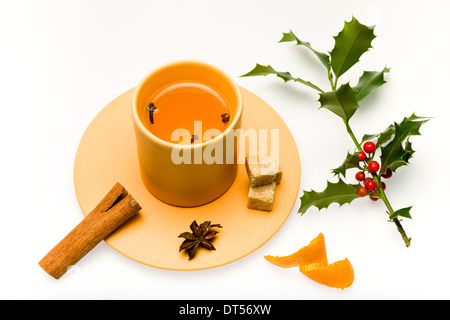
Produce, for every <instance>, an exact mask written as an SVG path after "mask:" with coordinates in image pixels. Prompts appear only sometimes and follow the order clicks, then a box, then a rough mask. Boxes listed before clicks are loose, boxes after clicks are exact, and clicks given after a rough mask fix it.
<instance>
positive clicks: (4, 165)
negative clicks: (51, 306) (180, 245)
mask: <svg viewBox="0 0 450 320" xmlns="http://www.w3.org/2000/svg"><path fill="white" fill-rule="evenodd" d="M449 13H450V2H448V1H445V0H442V1H436V0H429V1H361V0H354V1H350V0H345V1H344V0H342V1H331V0H329V1H325V0H316V1H300V0H297V1H293V0H292V1H287V0H278V1H266V0H251V1H249V0H239V1H237V0H228V1H211V0H204V1H199V0H191V1H181V0H180V1H174V0H170V1H168V0H164V1H150V0H148V1H145V0H128V1H111V0H109V1H106V0H104V1H100V0H96V1H87V0H86V1H76V0H70V1H69V0H58V1H56V0H54V1H50V0H39V1H34V0H29V1H24V0H15V1H5V0H1V1H0V90H1V91H0V92H1V93H0V108H1V117H0V121H1V123H0V136H1V145H2V148H1V150H2V156H1V157H0V164H1V172H2V173H1V184H0V188H1V190H0V194H1V200H2V201H1V202H2V206H1V220H0V246H1V247H0V249H1V250H0V251H1V260H0V298H3V299H187V298H190V299H448V298H450V293H449V285H450V276H449V274H450V273H449V272H448V265H449V263H450V254H449V249H448V237H449V235H448V234H449V228H450V213H449V212H448V190H449V189H448V186H449V183H448V182H447V179H448V174H447V171H446V169H447V160H448V159H449V143H448V142H447V137H446V133H447V130H448V118H447V116H448V115H449V112H448V109H449V108H450V106H449V101H448V98H447V95H448V91H449V88H450V62H449V61H450V59H449V58H448V54H449V51H450V42H449V41H448V31H449V26H448V14H449ZM352 15H354V16H355V17H356V18H357V19H359V20H360V21H361V22H362V23H364V24H367V25H374V24H376V25H377V27H376V28H375V33H376V34H377V35H378V37H377V38H376V39H375V40H374V41H373V47H374V49H373V50H371V51H370V52H368V53H366V54H365V55H363V57H362V58H361V63H360V65H358V66H357V67H355V68H354V69H352V70H351V71H350V72H348V73H347V74H346V75H345V76H343V80H345V81H348V80H350V79H352V82H351V83H352V84H354V83H355V81H356V79H357V78H358V77H359V75H360V74H361V73H362V71H363V70H364V69H365V70H381V69H382V68H384V67H385V66H386V65H387V66H388V67H391V68H392V69H391V73H390V74H389V75H388V76H387V81H388V83H387V84H386V85H384V86H383V87H381V88H380V89H378V90H377V91H376V93H374V94H373V96H371V97H369V98H367V99H366V100H364V101H363V103H362V108H361V109H360V110H358V112H357V113H356V115H355V116H354V118H353V119H352V120H351V124H352V126H353V129H354V132H355V134H356V135H357V137H358V138H359V137H361V136H362V135H363V134H364V133H374V132H380V131H382V130H383V129H385V128H386V127H387V126H388V125H389V124H390V123H392V122H393V121H397V122H399V121H401V120H402V118H403V117H404V116H409V115H411V114H412V113H413V112H416V113H417V114H418V115H422V116H432V117H435V118H434V119H433V120H431V121H430V122H428V123H427V124H425V125H424V126H423V127H422V129H421V133H422V136H418V137H413V139H412V142H413V148H414V149H415V150H417V152H416V154H415V155H414V158H413V159H412V160H411V165H410V166H409V167H402V168H401V169H399V170H398V173H397V174H395V175H394V177H393V178H391V179H390V180H389V181H387V190H386V192H387V194H388V197H389V199H390V201H391V203H392V205H393V206H394V208H397V209H398V208H402V207H406V206H410V205H414V207H413V210H412V212H411V214H412V216H413V220H403V225H404V228H405V230H406V232H407V234H408V235H409V236H411V237H412V245H411V247H410V248H406V247H405V246H404V244H403V241H402V239H401V238H400V235H399V234H398V232H397V231H396V229H395V226H394V224H393V223H389V222H387V214H386V213H385V208H384V205H383V204H382V203H381V201H379V202H377V203H374V202H372V201H370V200H368V199H358V200H356V201H354V202H353V203H352V204H351V205H344V206H343V207H341V208H338V207H337V206H335V205H332V206H331V207H330V208H329V209H328V210H326V211H325V210H322V211H321V212H320V213H317V210H315V209H311V210H310V211H308V213H306V214H305V215H303V216H302V217H300V216H299V215H298V214H297V213H296V212H297V210H298V207H299V201H298V200H297V202H296V204H295V207H294V209H293V211H292V212H291V214H290V216H289V218H288V219H287V221H286V223H285V224H284V225H283V227H282V228H281V229H280V230H279V232H278V233H277V234H276V235H275V236H274V237H273V238H272V239H270V240H269V241H268V242H267V243H266V244H265V245H264V246H262V247H261V248H259V249H258V250H256V251H255V252H253V253H252V254H250V255H248V256H247V257H245V258H243V259H241V260H238V261H236V262H233V263H231V264H228V265H225V266H221V267H218V268H214V269H209V270H202V271H192V272H176V271H167V270H160V269H155V268H151V267H148V266H145V265H142V264H139V263H138V262H135V261H133V260H130V259H128V258H126V257H124V256H122V255H121V254H119V253H118V252H116V251H115V250H113V249H112V248H110V247H109V246H108V245H107V244H106V243H105V242H102V243H100V244H99V245H98V246H97V247H95V248H94V249H93V250H92V251H91V252H90V253H89V254H88V255H87V256H85V257H84V258H83V259H82V260H81V261H80V262H79V263H78V264H77V265H76V266H75V267H74V268H73V269H72V270H71V271H70V272H69V273H67V274H66V275H65V276H63V277H62V278H61V279H60V280H54V279H53V278H51V277H50V276H49V275H47V274H46V273H45V272H44V271H43V270H42V269H41V268H40V267H39V265H38V262H39V260H40V259H41V258H42V257H43V256H44V255H45V254H46V253H47V252H48V251H49V250H50V249H51V248H52V247H53V246H54V245H55V244H56V243H57V242H58V241H59V240H60V239H61V238H62V237H63V236H64V235H65V234H66V233H67V232H69V231H70V230H71V229H72V228H73V227H74V226H75V225H76V224H77V223H78V222H79V221H80V220H81V219H82V217H83V215H82V212H81V210H80V208H79V206H78V202H77V200H76V196H75V191H74V185H73V164H74V157H75V153H76V150H77V146H78V144H79V142H80V139H81V136H82V134H83V132H84V130H85V129H86V127H87V126H88V125H89V123H90V121H91V120H92V119H93V118H94V116H95V115H96V114H97V113H98V112H99V111H100V110H101V109H102V108H103V107H104V106H105V105H106V104H108V102H110V101H111V100H113V99H114V98H115V97H117V96H118V95H120V94H121V93H123V92H125V91H126V90H128V89H130V88H132V87H134V86H135V85H136V84H137V82H138V81H139V80H140V79H141V77H142V76H144V75H145V74H146V73H147V72H148V71H150V70H151V69H153V68H154V67H156V66H158V65H160V64H162V63H165V62H168V61H170V60H173V59H179V58H195V59H202V60H205V61H208V62H210V63H214V64H217V65H219V66H221V67H222V68H223V69H225V70H227V71H228V72H229V73H230V74H231V75H233V76H234V77H235V78H236V81H237V82H238V84H239V85H241V86H243V87H246V88H248V89H250V90H252V91H253V92H255V93H256V94H258V95H259V96H261V97H262V98H263V99H264V100H266V101H267V102H268V103H269V104H271V105H272V106H273V107H274V108H275V109H276V110H277V111H278V113H279V114H280V115H281V116H282V117H283V119H284V120H285V121H286V123H287V125H288V126H289V128H290V129H291V130H292V133H293V135H294V137H295V139H296V142H297V145H298V148H299V152H300V159H301V164H302V179H301V185H300V190H303V189H305V190H309V189H311V188H312V189H315V190H322V189H323V188H324V187H325V185H326V179H327V178H328V179H331V178H332V176H331V175H330V174H329V170H330V169H332V168H335V167H337V166H338V165H340V164H341V163H342V161H343V159H344V158H345V155H346V153H347V151H348V150H353V145H352V141H351V140H350V138H349V137H348V135H347V133H346V132H345V129H344V126H343V125H342V121H341V120H340V119H339V118H338V117H336V116H335V115H334V114H332V113H331V112H329V111H328V110H325V109H324V110H318V106H319V105H318V102H317V98H318V96H317V94H316V93H315V92H313V91H312V90H311V89H310V88H307V87H304V86H302V85H301V84H294V83H288V84H283V82H282V80H280V79H278V78H275V77H271V76H268V77H265V78H263V77H253V78H240V77H239V76H240V75H242V74H244V73H246V72H248V71H249V70H251V69H252V68H253V67H254V65H255V63H256V62H258V63H261V64H271V65H272V66H273V67H275V68H277V69H279V70H281V71H286V70H289V71H290V72H291V73H292V74H293V75H294V76H299V77H303V78H305V79H308V80H311V81H312V82H314V83H316V84H318V85H319V86H322V87H324V88H327V85H328V83H327V82H328V80H327V79H326V73H324V70H323V66H322V65H321V64H320V63H318V62H316V61H315V59H314V57H313V56H312V55H311V54H310V52H308V51H306V49H305V48H304V47H297V46H294V45H293V44H292V43H282V44H278V43H277V42H278V41H279V40H280V39H281V36H282V32H287V31H288V30H289V29H291V30H293V31H294V32H295V33H296V34H297V36H299V37H300V38H301V39H303V40H305V41H309V42H311V44H312V45H313V46H314V47H315V48H316V49H317V50H320V51H331V49H332V48H333V45H334V40H333V38H332V36H335V35H337V33H338V32H339V31H340V30H341V29H342V27H343V24H344V21H349V20H350V19H351V18H352ZM351 182H353V181H351ZM301 194H302V191H299V195H301ZM251 227H252V226H249V228H251ZM319 232H322V233H323V234H324V235H325V240H326V244H327V250H328V259H329V261H330V262H334V261H336V260H341V259H343V258H345V257H348V258H349V259H350V261H351V263H352V264H353V267H354V270H355V282H354V284H353V285H352V286H351V287H350V288H348V289H345V290H338V289H334V288H329V287H326V286H322V285H319V284H317V283H315V282H313V281H311V280H309V279H307V278H306V277H305V276H303V275H302V274H301V273H300V272H299V271H298V270H296V268H293V269H282V268H277V267H275V266H273V265H271V264H269V263H268V262H266V261H265V259H264V258H263V256H264V255H266V254H272V255H285V254H290V253H292V252H294V251H297V250H298V249H299V248H300V247H302V246H304V245H307V244H308V243H309V241H310V240H311V239H313V238H314V237H315V236H317V234H318V233H319ZM187 292H189V295H188V294H187Z"/></svg>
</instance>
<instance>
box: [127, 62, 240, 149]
mask: <svg viewBox="0 0 450 320" xmlns="http://www.w3.org/2000/svg"><path fill="white" fill-rule="evenodd" d="M178 64H197V65H203V66H207V67H210V68H214V69H215V70H216V71H218V72H219V73H222V75H224V76H225V78H226V79H227V80H228V81H229V82H230V84H231V86H232V87H233V90H234V91H235V92H236V94H237V98H238V108H237V112H236V116H234V117H233V120H232V121H231V123H230V125H229V126H228V128H226V129H225V130H224V131H222V132H221V133H220V134H219V135H218V136H216V137H214V138H213V139H211V140H209V141H205V142H202V143H197V144H193V145H192V144H191V145H186V144H178V143H173V142H169V141H166V140H163V139H161V138H159V137H157V136H156V135H154V134H153V133H151V132H150V130H148V129H147V128H146V127H145V126H144V124H143V123H142V121H141V119H140V117H139V115H138V113H137V104H136V100H137V95H138V93H139V92H140V90H141V88H142V85H143V84H144V82H145V81H146V80H147V79H148V78H149V77H150V76H151V75H153V74H154V73H156V72H158V71H160V70H162V69H165V68H167V67H169V66H173V65H178ZM132 109H133V110H132V113H133V120H134V123H135V125H137V127H138V129H139V130H140V131H142V132H143V134H145V135H146V136H148V137H149V138H150V139H152V140H154V141H156V142H157V143H159V144H160V145H163V146H164V147H167V148H174V147H177V148H182V149H196V148H203V147H205V146H207V145H209V144H211V143H214V142H216V141H219V140H221V139H222V140H223V139H224V137H225V136H226V135H227V134H228V133H229V132H230V131H231V130H232V128H235V127H236V124H237V123H238V121H240V118H241V115H242V109H243V104H242V94H241V92H240V89H239V86H238V85H237V83H236V81H235V80H234V79H233V78H232V77H231V75H230V74H228V73H227V72H226V71H224V70H223V69H221V68H219V67H217V66H216V65H214V64H211V63H208V62H205V61H201V60H197V59H178V60H174V61H170V62H167V63H164V64H160V65H159V66H158V67H156V68H154V69H153V70H151V71H150V72H148V73H147V74H146V75H145V76H144V77H143V78H142V79H141V80H140V81H139V83H138V85H137V87H136V89H135V91H134V94H133V105H132Z"/></svg>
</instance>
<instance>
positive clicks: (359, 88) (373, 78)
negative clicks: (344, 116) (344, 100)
mask: <svg viewBox="0 0 450 320" xmlns="http://www.w3.org/2000/svg"><path fill="white" fill-rule="evenodd" d="M389 71H390V69H389V68H384V69H383V70H382V71H364V72H363V74H362V76H361V77H360V78H359V81H358V84H357V85H356V86H355V87H353V89H354V90H355V91H356V99H357V100H358V101H361V100H363V99H364V98H366V97H367V96H368V95H369V94H370V93H371V92H372V91H374V90H375V89H377V88H378V87H380V86H382V85H383V84H385V83H386V81H385V80H384V74H385V73H387V72H389Z"/></svg>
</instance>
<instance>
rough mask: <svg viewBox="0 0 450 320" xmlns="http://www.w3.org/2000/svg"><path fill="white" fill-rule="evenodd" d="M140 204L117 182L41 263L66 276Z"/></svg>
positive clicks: (58, 274) (55, 272)
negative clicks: (68, 271) (70, 269)
mask: <svg viewBox="0 0 450 320" xmlns="http://www.w3.org/2000/svg"><path fill="white" fill-rule="evenodd" d="M140 209H141V206H140V205H139V204H138V203H137V201H136V200H134V199H133V197H132V196H131V195H130V194H128V192H127V190H126V189H125V188H124V187H123V186H122V185H121V184H120V183H118V182H117V183H116V184H115V185H114V187H113V188H112V189H111V190H110V191H109V192H108V193H107V194H106V195H105V197H104V198H103V199H102V200H101V201H100V202H99V203H98V205H97V206H96V207H95V208H94V209H93V210H92V211H91V212H90V213H89V214H88V215H87V216H86V217H85V218H84V219H83V220H82V221H81V222H80V223H79V224H78V225H77V226H76V227H75V228H73V229H72V231H70V232H69V233H68V234H67V235H66V236H65V237H64V238H63V239H62V240H61V241H60V242H59V243H58V244H57V245H56V246H55V247H54V248H53V249H52V250H51V251H50V252H48V253H47V255H46V256H45V257H44V258H43V259H42V260H41V261H40V262H39V265H40V266H41V267H42V269H44V270H45V271H46V272H47V273H48V274H49V275H51V276H52V277H54V278H55V279H59V278H60V277H61V276H63V275H64V274H65V273H66V272H67V270H68V268H69V267H70V266H73V265H75V264H76V263H77V262H78V261H79V260H80V259H81V258H83V257H84V256H85V255H86V254H87V253H88V252H89V251H91V250H92V249H93V248H94V247H95V246H96V245H97V244H98V243H99V242H100V241H102V240H104V239H105V238H106V237H107V236H108V235H110V234H111V233H112V232H113V231H114V230H116V229H117V228H118V227H119V226H121V225H122V224H123V223H124V222H126V221H127V220H128V219H130V218H131V217H132V216H134V215H135V214H136V213H137V212H138V211H139V210H140Z"/></svg>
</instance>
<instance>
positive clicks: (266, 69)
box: [241, 63, 323, 92]
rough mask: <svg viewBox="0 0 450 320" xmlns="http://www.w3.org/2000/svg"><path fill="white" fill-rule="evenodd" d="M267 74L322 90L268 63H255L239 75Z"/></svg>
mask: <svg viewBox="0 0 450 320" xmlns="http://www.w3.org/2000/svg"><path fill="white" fill-rule="evenodd" d="M269 74H274V75H276V76H277V77H279V78H281V79H283V81H284V82H288V81H295V82H300V83H302V84H304V85H307V86H308V87H311V88H313V89H315V90H317V91H319V92H323V90H322V89H320V88H319V87H318V86H316V85H315V84H313V83H311V82H309V81H306V80H303V79H301V78H295V77H293V76H292V75H291V74H290V73H289V72H287V71H286V72H282V71H277V70H275V69H274V68H272V67H271V66H270V65H267V66H263V65H261V64H258V63H257V64H256V66H255V67H254V68H253V69H252V70H250V71H249V72H247V73H246V74H243V75H242V76H241V77H252V76H267V75H269Z"/></svg>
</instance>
